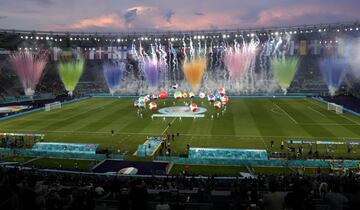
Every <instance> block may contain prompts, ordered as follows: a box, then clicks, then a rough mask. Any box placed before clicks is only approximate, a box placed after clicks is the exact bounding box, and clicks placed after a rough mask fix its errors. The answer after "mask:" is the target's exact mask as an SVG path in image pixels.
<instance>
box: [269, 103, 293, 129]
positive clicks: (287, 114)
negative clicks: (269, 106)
mask: <svg viewBox="0 0 360 210" xmlns="http://www.w3.org/2000/svg"><path fill="white" fill-rule="evenodd" d="M273 104H274V105H275V106H276V107H277V108H279V109H280V110H282V111H283V112H284V114H286V116H288V117H289V118H290V119H291V120H292V121H293V122H294V123H295V124H299V123H298V122H297V121H296V120H295V119H294V118H293V117H291V116H290V115H289V113H287V112H286V111H285V110H284V109H282V108H281V107H280V106H279V105H277V104H276V103H274V102H273Z"/></svg>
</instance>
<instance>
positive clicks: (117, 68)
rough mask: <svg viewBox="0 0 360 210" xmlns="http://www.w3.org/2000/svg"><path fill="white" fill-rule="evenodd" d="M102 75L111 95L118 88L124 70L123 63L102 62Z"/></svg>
mask: <svg viewBox="0 0 360 210" xmlns="http://www.w3.org/2000/svg"><path fill="white" fill-rule="evenodd" d="M103 71H104V77H105V81H106V84H107V85H108V88H109V91H110V94H111V95H113V94H114V93H115V92H116V91H118V90H119V89H120V85H121V82H122V78H123V74H124V71H125V64H124V63H122V62H121V63H119V64H110V63H107V64H104V65H103Z"/></svg>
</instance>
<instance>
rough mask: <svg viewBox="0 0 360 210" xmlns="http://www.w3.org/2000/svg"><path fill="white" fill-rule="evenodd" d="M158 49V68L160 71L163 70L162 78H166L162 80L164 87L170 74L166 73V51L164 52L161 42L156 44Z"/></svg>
mask: <svg viewBox="0 0 360 210" xmlns="http://www.w3.org/2000/svg"><path fill="white" fill-rule="evenodd" d="M158 51H159V54H160V60H159V61H160V69H159V70H160V71H161V72H163V74H164V78H166V79H164V80H163V81H164V87H167V86H168V84H167V83H166V82H168V81H169V79H170V76H169V75H168V73H169V68H168V67H169V66H170V65H168V63H167V62H166V59H167V53H166V52H165V50H164V47H163V46H162V45H161V44H159V45H158ZM169 53H170V52H169ZM169 61H170V59H169Z"/></svg>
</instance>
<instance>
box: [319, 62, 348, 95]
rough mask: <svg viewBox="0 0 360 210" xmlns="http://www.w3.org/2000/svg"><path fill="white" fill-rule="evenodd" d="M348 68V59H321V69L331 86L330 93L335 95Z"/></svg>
mask: <svg viewBox="0 0 360 210" xmlns="http://www.w3.org/2000/svg"><path fill="white" fill-rule="evenodd" d="M347 69H348V64H347V61H346V60H345V59H343V58H335V57H330V58H325V59H323V60H322V61H320V70H321V73H322V75H323V78H324V80H325V82H326V84H327V86H328V88H329V93H330V95H332V96H333V95H335V92H336V91H337V90H338V89H339V87H340V85H341V83H342V81H343V79H344V76H345V74H346V71H347Z"/></svg>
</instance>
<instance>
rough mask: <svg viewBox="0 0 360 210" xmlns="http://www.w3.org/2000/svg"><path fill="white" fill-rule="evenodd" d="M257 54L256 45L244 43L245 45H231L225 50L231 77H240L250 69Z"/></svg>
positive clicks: (225, 60) (226, 63) (226, 62)
mask: <svg viewBox="0 0 360 210" xmlns="http://www.w3.org/2000/svg"><path fill="white" fill-rule="evenodd" d="M255 55H256V46H254V45H251V44H249V45H246V44H245V45H244V46H243V47H239V46H236V45H235V47H230V48H228V49H227V50H226V51H225V55H224V63H225V65H226V67H227V69H228V70H229V72H230V78H231V79H238V78H240V77H241V76H242V75H244V73H245V72H246V71H248V70H249V68H250V65H251V63H252V61H253V59H254V58H255Z"/></svg>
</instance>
